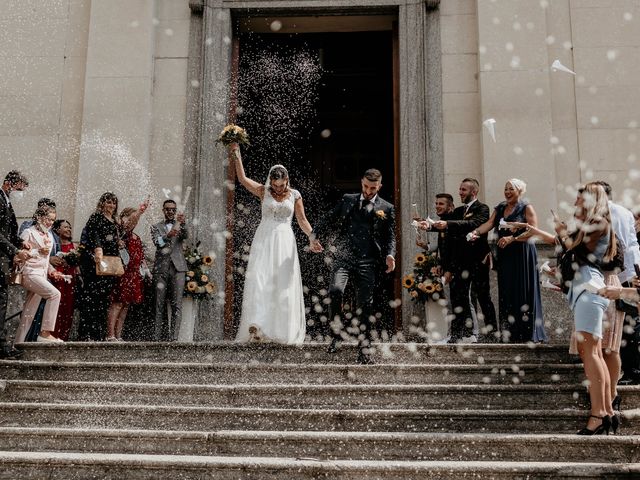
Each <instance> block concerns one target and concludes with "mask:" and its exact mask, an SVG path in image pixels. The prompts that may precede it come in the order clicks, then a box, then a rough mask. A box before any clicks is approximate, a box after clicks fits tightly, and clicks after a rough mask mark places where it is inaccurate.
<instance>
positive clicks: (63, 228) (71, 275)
mask: <svg viewBox="0 0 640 480" xmlns="http://www.w3.org/2000/svg"><path fill="white" fill-rule="evenodd" d="M51 231H52V233H55V234H56V235H57V236H58V238H59V239H60V253H59V256H58V257H57V258H59V259H60V261H61V263H60V265H59V266H58V267H56V270H58V271H59V272H60V273H61V274H62V275H64V276H65V278H63V279H60V280H53V281H52V283H53V286H54V287H56V288H57V289H58V290H59V291H60V306H59V308H58V317H57V319H56V329H55V331H54V333H53V335H54V336H55V337H56V338H59V339H61V340H64V341H65V342H66V341H67V340H69V333H70V332H71V326H72V325H73V312H74V310H75V300H76V299H75V297H76V293H75V292H76V286H77V282H78V277H79V274H80V269H79V268H78V267H77V261H76V260H73V261H72V260H71V257H72V256H74V254H75V252H76V249H75V245H74V244H73V242H72V241H71V239H72V229H71V224H70V223H69V222H68V221H67V220H56V221H55V222H54V224H53V228H52V229H51ZM74 258H75V257H74Z"/></svg>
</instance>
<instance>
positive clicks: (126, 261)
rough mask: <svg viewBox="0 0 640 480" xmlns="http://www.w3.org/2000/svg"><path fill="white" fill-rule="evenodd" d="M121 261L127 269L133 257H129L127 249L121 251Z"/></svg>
mask: <svg viewBox="0 0 640 480" xmlns="http://www.w3.org/2000/svg"><path fill="white" fill-rule="evenodd" d="M120 259H121V260H122V263H123V264H124V266H125V267H126V266H127V265H129V260H131V257H130V256H129V251H128V250H127V249H126V248H121V249H120Z"/></svg>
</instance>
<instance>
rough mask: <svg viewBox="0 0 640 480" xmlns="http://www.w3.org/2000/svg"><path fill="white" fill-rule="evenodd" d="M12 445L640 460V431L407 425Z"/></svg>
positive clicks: (25, 434)
mask: <svg viewBox="0 0 640 480" xmlns="http://www.w3.org/2000/svg"><path fill="white" fill-rule="evenodd" d="M0 438H2V439H3V449H4V450H6V451H60V452H80V451H81V452H85V453H90V452H96V453H119V454H140V455H203V456H226V457H229V456H238V457H244V456H246V455H247V452H251V455H252V456H257V457H291V458H301V457H305V456H306V457H309V456H314V457H316V458H318V459H319V460H344V459H352V460H406V459H408V458H410V459H413V460H421V461H422V460H427V461H455V460H458V459H459V458H460V453H461V452H464V455H465V460H467V461H492V460H496V459H500V460H502V461H520V462H535V461H539V460H540V459H542V458H544V459H546V460H547V461H554V462H559V461H564V462H579V461H582V460H584V459H585V458H588V459H589V460H590V461H591V462H597V463H618V462H620V463H627V462H635V463H637V462H640V437H633V436H611V435H610V436H597V437H592V438H588V437H581V436H577V435H559V434H551V435H550V434H539V435H532V434H491V433H484V434H475V433H472V434H468V433H467V434H459V433H406V432H394V433H384V432H374V433H371V432H291V431H259V430H246V431H241V430H217V431H210V432H208V431H169V430H127V429H122V430H100V429H71V428H11V427H5V428H0Z"/></svg>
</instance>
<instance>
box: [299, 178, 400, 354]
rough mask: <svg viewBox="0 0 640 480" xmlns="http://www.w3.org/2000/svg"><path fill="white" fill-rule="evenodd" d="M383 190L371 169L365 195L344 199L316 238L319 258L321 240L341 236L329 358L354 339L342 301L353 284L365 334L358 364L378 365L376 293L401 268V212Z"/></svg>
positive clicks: (320, 226) (357, 314)
mask: <svg viewBox="0 0 640 480" xmlns="http://www.w3.org/2000/svg"><path fill="white" fill-rule="evenodd" d="M381 187H382V174H381V173H380V171H379V170H376V169H375V168H370V169H369V170H367V171H366V172H364V176H363V177H362V192H361V193H354V194H346V195H344V196H343V197H342V200H341V201H340V202H339V203H338V204H337V205H336V206H335V207H334V208H333V210H331V212H329V214H328V215H326V216H325V217H324V218H323V219H322V221H320V223H319V224H318V225H316V228H315V229H314V230H313V231H312V233H311V235H310V240H311V250H312V251H314V252H319V251H321V249H322V247H320V243H319V241H318V238H320V237H324V236H325V235H326V234H327V232H328V230H329V229H332V230H335V231H337V238H336V245H335V246H336V249H337V250H336V258H335V262H334V268H333V280H332V282H331V286H330V287H329V297H330V300H331V303H330V304H329V319H330V321H331V330H332V336H333V340H332V341H331V345H330V346H329V349H328V350H327V352H328V353H335V352H336V351H337V347H338V342H340V341H341V340H342V339H343V338H345V337H348V333H347V332H344V329H345V324H344V320H343V316H342V300H343V295H344V291H345V288H346V286H347V283H348V281H349V279H350V278H353V279H354V281H355V287H356V305H355V307H356V308H355V309H354V310H353V311H354V313H355V317H356V318H357V320H358V322H355V325H354V326H357V328H358V329H359V334H358V335H357V337H358V358H357V361H358V362H359V363H364V364H372V363H373V361H372V360H371V356H370V352H369V347H370V344H371V333H372V329H373V325H372V323H373V322H372V320H373V321H375V312H373V297H374V291H375V287H376V286H377V285H378V284H379V283H380V281H381V277H382V271H383V270H384V271H385V272H386V273H391V272H392V271H393V270H395V268H396V261H395V258H394V256H395V254H396V239H395V236H394V228H395V210H394V208H393V205H391V204H390V203H389V202H387V201H385V200H383V199H382V198H380V197H379V196H378V191H379V190H380V188H381ZM350 323H351V322H350Z"/></svg>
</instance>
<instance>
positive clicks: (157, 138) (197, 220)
mask: <svg viewBox="0 0 640 480" xmlns="http://www.w3.org/2000/svg"><path fill="white" fill-rule="evenodd" d="M2 8H3V9H5V10H6V11H3V12H1V13H2V18H3V19H2V20H1V22H2V23H3V28H2V34H1V35H2V37H3V41H2V42H0V45H2V47H0V48H2V50H3V52H2V54H3V59H2V62H3V73H2V74H0V81H1V82H2V89H0V95H2V96H3V100H4V101H3V102H2V103H3V106H2V108H3V112H2V115H1V116H0V151H1V152H2V156H1V157H0V158H2V166H3V168H4V170H7V171H8V170H9V169H12V168H19V169H21V170H23V171H24V172H25V173H27V175H28V176H29V177H30V181H31V186H30V189H29V193H28V196H27V197H26V198H25V200H23V201H22V203H21V204H20V205H18V206H17V210H18V214H19V215H20V216H22V217H28V216H30V214H31V211H32V209H33V208H32V207H33V205H35V202H36V200H37V198H39V197H41V196H48V197H51V198H54V199H55V200H56V201H57V203H58V204H59V206H60V207H59V209H58V213H59V217H60V218H67V219H70V220H72V223H73V225H74V230H75V238H79V233H80V230H81V228H82V226H83V225H84V222H85V221H86V219H87V218H88V215H89V213H90V212H91V211H92V209H93V208H94V206H95V202H96V201H97V198H98V196H99V195H100V194H101V193H102V192H104V191H114V192H115V193H116V194H117V195H118V196H119V198H120V201H121V206H126V205H135V204H137V203H138V202H140V201H142V200H143V199H144V197H145V196H146V195H147V194H149V195H150V196H151V198H152V201H153V202H155V206H154V207H153V208H152V210H154V211H151V212H149V213H148V214H146V215H149V217H150V218H147V219H146V220H147V222H148V223H147V224H145V225H141V227H140V229H141V234H144V232H143V231H142V230H144V229H146V228H147V225H148V224H150V223H152V222H153V220H154V219H155V217H154V215H155V216H157V215H159V214H160V209H159V207H158V205H159V204H160V203H161V202H162V200H163V199H164V198H165V197H174V196H175V197H177V198H183V196H184V192H185V191H186V190H187V187H191V189H192V193H191V196H190V199H189V202H188V204H187V205H186V208H187V211H188V214H189V218H190V222H191V226H192V231H193V236H194V238H198V239H199V240H200V241H201V242H202V245H203V246H205V248H206V249H208V250H210V251H211V253H213V254H214V255H215V256H216V262H215V278H216V282H217V283H218V285H219V294H220V295H219V296H218V297H216V298H215V299H212V300H211V301H209V302H208V303H205V304H203V305H201V308H200V314H199V320H200V321H199V323H198V330H197V332H196V338H197V339H201V340H212V339H220V338H223V337H224V336H225V335H226V336H229V334H230V332H231V331H232V330H233V321H234V320H233V312H232V302H230V301H228V300H229V298H230V297H231V296H233V295H234V287H233V280H232V276H233V269H234V264H233V258H232V257H233V251H234V244H233V241H232V237H233V233H234V228H235V226H234V221H236V220H237V216H236V214H235V213H234V212H237V207H238V202H237V201H236V199H235V197H234V190H233V188H232V186H233V183H232V177H231V176H230V172H229V171H228V166H227V159H226V152H225V151H224V150H222V149H221V148H220V147H219V146H217V145H216V144H215V140H216V136H217V134H218V132H219V131H220V130H221V129H222V128H223V127H224V125H225V124H226V123H228V122H229V121H233V120H236V119H238V118H240V119H242V109H243V105H241V104H239V103H238V91H237V90H238V78H239V76H241V74H242V72H241V69H242V68H241V65H242V59H243V57H242V55H243V52H245V51H246V45H247V43H246V42H251V41H252V40H251V39H252V38H257V37H260V38H261V39H264V38H272V37H276V36H277V37H278V38H279V39H283V40H282V41H283V42H284V43H285V44H286V42H287V41H294V40H289V39H295V38H296V36H306V37H305V38H306V39H308V42H311V43H312V42H320V43H318V44H319V45H320V44H321V45H322V47H321V48H320V47H319V48H318V49H317V50H318V51H322V52H325V50H326V51H327V52H328V51H329V50H328V48H329V47H328V46H327V45H329V43H326V42H325V40H324V39H323V36H324V37H328V36H329V35H331V34H340V35H347V34H348V35H351V34H353V35H355V36H353V37H349V38H353V39H355V40H354V41H357V39H358V38H363V37H357V35H358V34H361V35H364V34H366V33H368V32H383V33H382V34H381V35H380V36H379V38H380V39H381V40H380V41H381V42H383V43H382V44H381V45H382V47H376V48H381V49H384V50H385V52H387V56H385V57H382V54H380V56H379V58H385V59H386V60H384V62H386V63H385V65H386V66H384V69H383V74H384V75H387V77H388V80H389V81H388V88H387V87H385V88H386V90H385V92H386V93H385V95H387V96H388V97H384V98H386V99H387V100H385V102H386V103H385V105H387V106H388V108H387V107H384V108H381V109H380V110H376V111H380V112H383V113H382V114H383V115H385V120H384V121H385V122H386V123H384V125H386V126H388V128H386V129H387V131H388V132H387V133H388V141H387V143H385V145H386V147H385V148H388V150H385V152H387V153H386V156H387V157H388V159H389V162H390V163H388V164H387V165H388V170H389V174H388V178H389V179H390V182H389V185H388V187H389V188H388V190H387V192H388V193H386V194H387V196H389V197H390V198H389V199H390V200H393V201H394V203H395V205H396V208H397V211H398V223H399V227H398V234H399V235H398V238H399V246H400V260H401V264H400V265H399V268H398V270H399V271H398V275H401V274H402V272H404V271H407V270H408V269H409V268H410V267H411V264H412V261H413V255H414V253H415V248H416V247H415V245H414V240H415V238H414V237H413V236H412V229H411V228H410V225H409V224H410V221H411V218H410V212H411V205H412V204H414V203H415V204H417V205H418V209H419V211H421V212H431V211H432V203H433V198H434V195H435V194H436V193H439V192H442V191H445V192H449V193H451V194H453V195H454V197H457V195H456V193H457V188H458V184H459V182H460V180H461V179H462V178H464V177H468V176H471V177H475V178H478V180H479V181H480V183H481V185H482V193H481V197H482V198H483V199H484V201H485V202H486V203H488V204H489V205H491V206H493V205H495V204H497V203H498V202H499V201H500V200H501V199H502V190H503V186H504V183H505V181H506V180H508V179H509V178H513V177H517V178H520V179H522V180H524V181H525V182H527V184H528V188H527V197H528V198H529V199H530V200H531V202H532V204H533V205H534V206H535V208H536V210H537V211H538V214H539V217H540V218H541V224H542V225H543V226H545V219H546V218H547V217H548V216H549V214H548V212H549V210H550V209H552V208H553V209H556V210H559V211H560V212H562V213H563V214H564V215H565V216H567V215H568V213H567V212H568V208H569V207H570V205H571V204H572V203H573V197H574V190H573V189H574V188H575V186H576V185H577V184H579V183H581V182H585V181H589V180H591V179H595V178H600V179H605V180H607V181H609V182H610V183H611V184H612V185H613V187H614V190H615V195H616V198H617V199H618V200H620V201H623V202H625V203H627V204H628V205H629V206H631V205H633V204H637V192H636V191H635V184H636V183H637V182H636V180H637V178H638V175H637V173H638V172H639V170H637V166H636V165H637V162H638V154H639V153H640V147H639V142H638V133H639V131H638V126H639V122H640V113H639V112H640V95H639V93H640V57H639V56H638V55H637V50H638V48H640V34H639V33H638V32H640V28H638V26H639V23H638V22H640V5H638V2H637V1H633V0H609V1H606V0H540V1H538V0H47V1H40V0H23V1H20V2H8V3H5V4H4V6H3V7H2ZM252 35H253V37H252ZM376 38H378V37H376ZM305 41H307V40H305ZM322 42H325V43H322ZM384 42H387V43H384ZM385 45H386V46H385ZM371 57H372V58H373V61H374V63H372V65H374V64H375V57H376V55H375V54H374V55H371ZM327 58H328V54H327ZM343 60H344V59H343ZM346 60H347V63H349V62H348V60H349V58H346ZM352 60H354V61H355V59H353V58H352ZM327 61H328V60H327ZM555 61H559V63H560V64H561V65H562V66H564V67H566V69H567V70H570V71H571V72H568V71H566V70H563V69H552V68H551V66H552V64H554V62H555ZM556 65H557V64H556ZM341 68H345V69H346V68H347V67H341ZM366 68H369V67H366ZM366 68H365V67H364V66H363V67H362V69H361V70H360V73H362V72H363V71H365V70H366ZM371 68H373V67H371ZM345 71H347V70H345ZM367 72H368V70H367V71H365V73H366V74H368V73H367ZM574 73H575V74H574ZM363 75H364V74H363ZM387 77H385V78H387ZM346 78H347V76H346V74H345V76H344V77H343V81H345V82H346V81H347V80H345V79H346ZM362 78H365V77H362ZM359 81H360V82H362V83H361V85H362V88H365V87H366V85H365V80H359ZM385 85H386V84H385ZM334 92H338V89H336V90H335V91H334ZM256 95H258V96H259V93H258V94H256ZM376 95H377V94H376ZM377 98H378V99H379V98H380V97H373V96H372V97H371V99H370V102H371V103H374V102H376V101H380V102H381V101H382V100H376V99H377ZM365 103H366V102H365ZM345 104H346V103H345ZM339 107H340V106H338V107H336V110H335V111H330V112H328V113H327V115H328V117H327V118H334V119H336V118H338V117H339V116H340V115H343V116H342V117H340V118H341V119H342V120H339V119H338V120H335V121H336V122H339V121H345V120H344V119H345V118H351V117H348V115H349V112H345V113H342V114H340V113H339V110H340V108H339ZM345 110H349V109H348V108H346V109H345ZM331 115H333V117H332V116H331ZM344 115H347V116H346V117H345V116H344ZM488 119H494V120H495V123H494V124H492V125H493V126H494V130H493V132H492V131H490V128H488V125H487V124H486V123H485V124H484V125H485V126H483V122H485V121H486V120H488ZM362 121H364V120H362ZM381 121H382V119H381ZM319 127H320V128H321V130H322V132H325V131H328V130H330V127H331V124H330V123H327V125H320V126H319ZM336 131H337V130H336ZM492 133H493V134H495V139H494V137H493V136H492ZM360 134H362V135H366V132H364V133H362V132H360ZM334 136H335V135H334ZM355 138H357V137H355ZM309 141H312V140H309ZM351 143H357V140H353V141H351ZM335 148H337V149H340V148H346V147H344V146H340V147H335ZM363 151H364V152H365V153H362V152H360V150H358V152H359V153H358V155H359V154H360V153H362V155H363V156H362V158H363V159H364V160H362V159H361V161H363V162H366V160H367V158H369V157H367V154H366V149H363ZM331 152H334V153H333V154H335V150H329V153H328V155H329V156H331V155H332V153H331ZM313 162H316V163H313ZM323 164H324V162H323V160H322V159H320V160H318V159H316V160H312V163H311V165H316V166H318V165H320V167H319V168H321V165H323ZM346 171H348V170H346ZM313 175H316V173H313ZM318 175H320V174H318ZM385 175H386V173H385ZM320 176H322V175H320ZM323 178H324V177H323ZM327 179H328V180H326V184H327V185H328V184H331V183H332V182H334V183H335V182H336V181H338V180H339V175H338V174H336V173H335V172H333V173H331V174H330V175H329V176H328V177H327ZM345 185H346V186H345V188H348V187H351V186H352V185H351V184H348V182H347V183H346V184H345ZM321 186H325V184H321ZM356 186H357V183H356ZM565 209H566V211H565ZM432 215H433V214H432ZM395 293H396V296H399V295H401V292H400V290H399V289H396V292H395ZM223 294H224V295H223ZM225 298H226V300H227V301H226V302H225V301H221V300H224V299H225ZM404 300H406V301H407V303H408V299H407V298H405V299H404ZM409 310H410V309H409V308H404V309H403V313H402V317H401V318H399V319H398V320H397V322H396V325H397V326H398V328H402V326H404V327H405V328H406V326H407V324H408V322H409V317H410V316H411V312H410V311H409Z"/></svg>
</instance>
